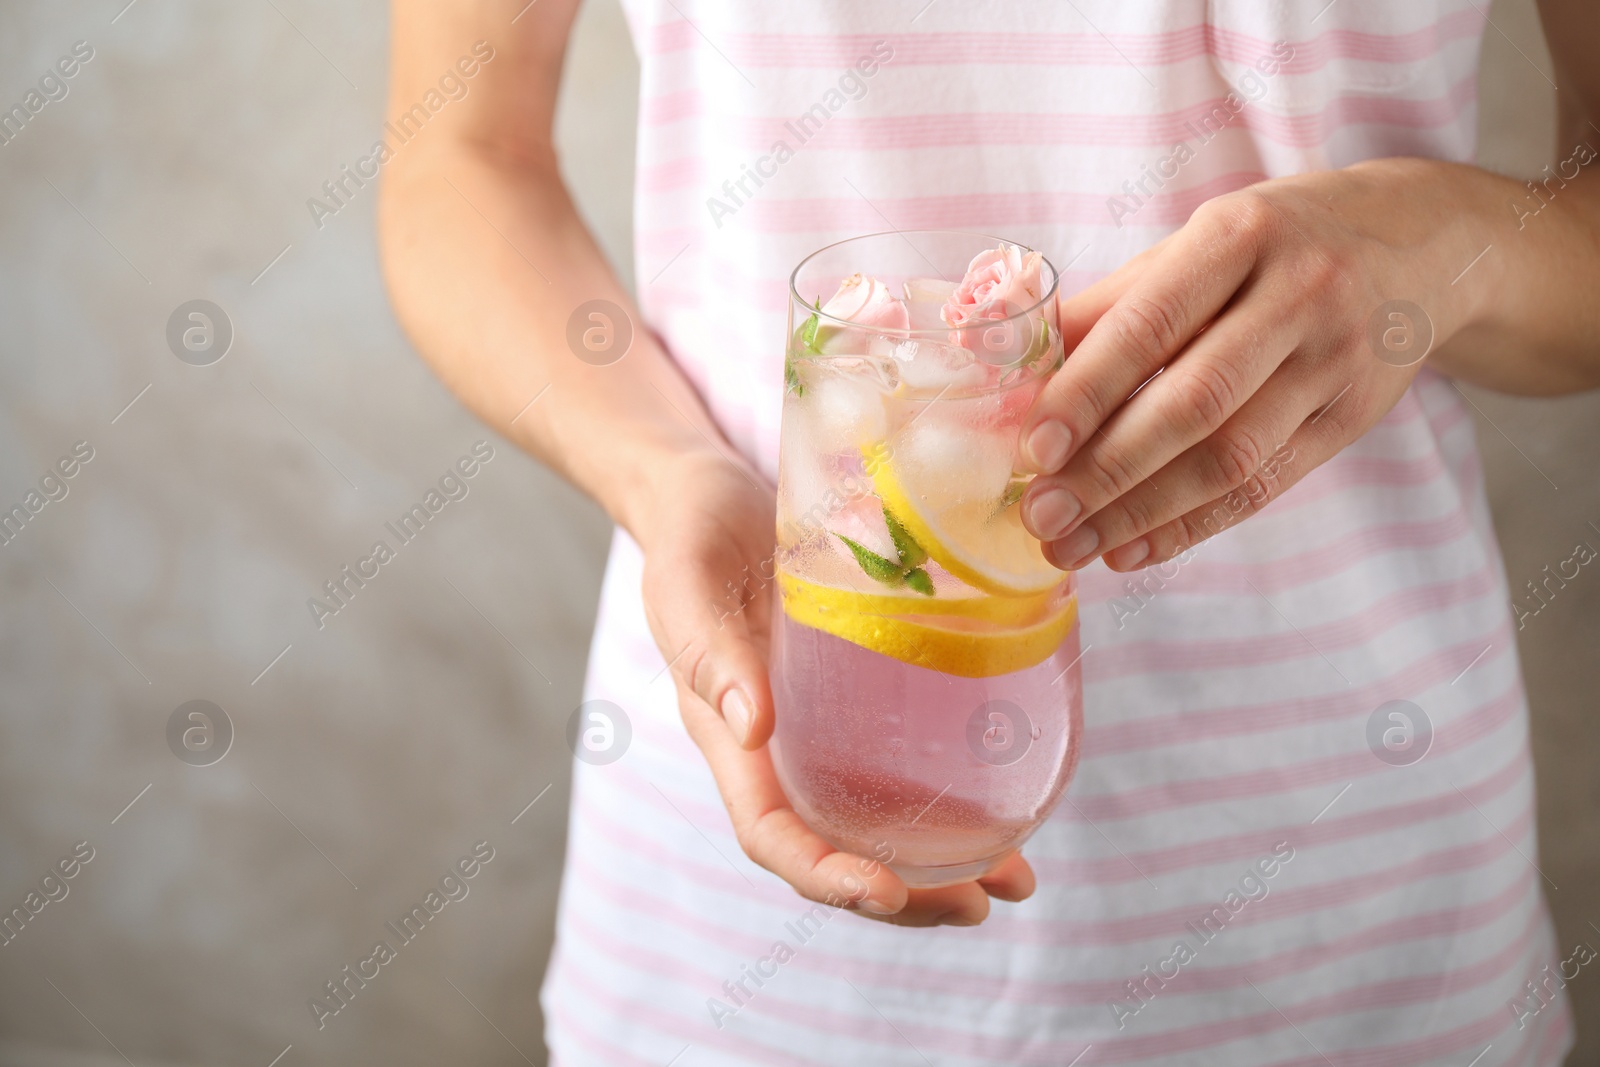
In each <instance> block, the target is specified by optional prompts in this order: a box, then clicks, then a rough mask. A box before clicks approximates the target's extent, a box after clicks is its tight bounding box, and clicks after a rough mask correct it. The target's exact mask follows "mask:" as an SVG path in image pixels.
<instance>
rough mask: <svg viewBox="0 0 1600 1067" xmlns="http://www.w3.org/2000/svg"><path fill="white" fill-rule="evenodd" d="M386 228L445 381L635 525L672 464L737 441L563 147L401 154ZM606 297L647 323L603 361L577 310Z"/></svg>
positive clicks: (403, 314)
mask: <svg viewBox="0 0 1600 1067" xmlns="http://www.w3.org/2000/svg"><path fill="white" fill-rule="evenodd" d="M379 231H380V240H381V245H382V260H383V268H384V274H385V278H386V281H387V283H388V287H389V290H390V294H391V298H392V300H393V303H394V306H395V309H396V312H397V314H398V315H399V318H400V321H401V323H402V325H403V326H404V327H405V329H406V331H407V332H408V333H409V335H410V336H411V338H412V341H413V342H414V343H415V345H416V347H417V349H418V350H419V351H420V352H421V353H422V355H423V357H424V358H425V359H426V360H427V361H428V362H429V364H430V365H431V366H432V367H433V369H434V370H435V372H436V373H438V375H439V377H440V378H441V379H442V380H443V381H444V383H445V384H446V385H447V386H448V387H449V388H450V389H451V390H452V391H453V392H455V393H456V395H457V396H459V397H460V398H461V399H462V401H463V402H464V403H465V404H466V405H467V406H468V407H469V408H470V409H471V410H472V411H473V412H475V413H476V414H477V415H478V416H479V417H480V418H482V419H483V420H484V421H485V422H486V423H488V424H489V425H491V426H493V427H494V428H495V429H496V430H498V431H499V432H501V433H503V434H505V435H506V436H507V437H509V438H511V439H512V440H514V441H515V442H516V443H517V444H518V445H520V446H521V447H523V448H525V449H527V450H528V451H529V452H531V453H532V454H533V455H535V456H537V457H538V458H540V459H541V460H542V461H544V462H545V463H547V464H548V465H549V466H551V467H552V468H553V469H555V470H556V471H558V472H559V473H561V474H562V475H563V476H565V477H566V478H567V479H568V480H570V481H571V482H573V483H574V484H575V485H577V486H578V487H579V488H580V489H582V490H583V491H585V492H587V493H588V494H589V495H591V496H592V497H594V498H595V499H596V500H597V501H598V502H599V503H600V505H601V506H602V507H603V508H605V510H606V511H607V512H608V513H609V514H610V515H611V517H612V518H613V519H614V520H615V521H616V522H617V523H619V524H620V525H622V526H623V527H625V528H626V529H628V530H629V531H630V532H631V533H633V534H634V535H635V537H640V536H641V527H642V526H643V525H645V522H644V518H643V517H644V516H645V515H647V514H648V513H649V512H650V509H651V507H652V505H651V500H652V496H653V494H654V493H657V492H659V491H660V487H661V486H662V485H663V484H664V482H665V481H666V479H665V478H664V471H665V469H666V468H667V467H668V466H669V465H672V464H674V463H676V462H677V461H678V460H680V459H681V458H683V457H685V456H696V455H699V454H705V455H706V456H707V457H708V458H709V457H711V456H714V455H717V454H719V453H720V454H722V455H728V456H731V455H733V452H732V450H731V449H728V448H727V447H726V445H725V444H723V442H722V440H721V436H720V432H719V431H718V429H717V428H716V426H715V424H714V423H713V422H712V420H711V418H710V416H709V414H708V413H707V412H706V409H705V407H704V405H703V404H702V403H701V402H700V399H699V397H698V396H697V395H696V394H695V392H694V390H693V389H692V388H691V387H690V385H689V383H688V382H687V381H686V380H685V379H684V377H683V375H682V374H681V373H680V372H679V370H678V369H677V367H676V366H675V365H674V364H673V363H672V361H671V360H670V359H669V358H668V357H667V356H666V354H665V353H664V352H663V351H662V349H661V347H660V346H659V344H658V343H657V342H656V340H655V339H654V337H653V336H652V335H651V334H650V333H649V332H648V330H647V329H646V328H645V327H644V325H643V323H642V322H641V321H640V320H639V317H638V315H637V312H636V311H635V310H634V308H633V304H632V301H631V300H630V299H629V297H628V295H627V293H626V292H625V291H624V290H623V288H622V286H621V285H620V284H619V283H618V282H617V280H616V278H615V277H614V275H613V274H612V272H611V270H610V268H609V267H608V266H607V264H606V262H605V260H604V257H603V256H602V255H601V253H600V250H599V249H598V247H597V246H596V245H595V243H594V241H593V239H592V237H591V236H590V234H589V232H588V230H587V229H586V228H585V226H584V225H583V223H582V221H581V220H580V219H579V217H578V215H577V212H576V210H575V209H574V207H573V204H572V201H571V199H570V198H569V196H568V195H567V191H566V189H565V187H564V185H563V184H562V182H561V178H560V176H559V173H558V172H557V169H556V165H555V160H554V156H553V155H550V156H549V157H548V158H538V159H527V158H517V159H508V158H503V157H497V156H496V154H495V150H494V149H493V147H492V146H486V147H478V146H475V145H472V144H470V143H463V142H456V141H452V142H450V143H448V144H444V145H441V146H438V147H431V146H430V148H429V149H428V150H427V151H418V152H416V153H415V154H414V155H413V156H412V157H411V158H401V159H396V160H395V161H394V162H393V163H392V164H391V165H390V167H389V169H388V170H387V171H386V172H385V184H384V187H383V190H382V199H381V204H380V209H379ZM596 299H603V300H607V301H610V302H611V303H613V304H615V305H617V306H618V307H621V308H623V309H625V311H626V313H627V314H628V315H629V316H630V317H631V319H632V324H633V340H632V344H631V347H630V348H629V349H628V351H627V354H626V356H624V357H623V358H621V359H620V360H618V361H617V362H614V363H610V364H608V365H604V366H595V365H591V364H590V363H587V362H585V361H583V360H581V359H579V358H578V357H577V355H576V354H575V353H574V352H573V350H572V349H571V348H570V347H569V345H568V337H567V326H568V320H569V319H570V318H571V316H572V314H573V311H574V309H576V308H577V307H578V306H579V305H580V304H583V303H585V302H586V301H590V300H596ZM535 397H537V398H538V399H537V401H536V402H534V403H533V404H532V405H531V406H528V405H529V402H530V401H531V400H533V399H534V398H535ZM713 442H714V443H713Z"/></svg>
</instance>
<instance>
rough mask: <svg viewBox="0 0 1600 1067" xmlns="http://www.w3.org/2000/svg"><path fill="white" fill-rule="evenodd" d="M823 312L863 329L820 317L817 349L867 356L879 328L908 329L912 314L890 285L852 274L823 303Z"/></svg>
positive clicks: (826, 352)
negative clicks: (891, 289) (827, 320)
mask: <svg viewBox="0 0 1600 1067" xmlns="http://www.w3.org/2000/svg"><path fill="white" fill-rule="evenodd" d="M821 311H822V314H823V315H826V316H829V317H831V318H833V319H835V320H839V321H843V322H848V323H852V324H854V325H855V326H859V327H862V328H861V329H853V328H851V327H849V326H840V325H838V323H837V322H825V321H822V320H818V323H817V335H816V350H817V351H818V352H822V353H824V354H826V355H830V356H837V355H858V356H864V355H866V354H867V353H868V352H869V351H870V350H871V348H872V342H873V339H874V337H876V336H877V334H875V333H874V332H873V331H876V330H905V329H909V328H910V326H911V315H910V313H909V312H907V311H906V306H905V304H904V303H903V302H902V301H901V300H900V298H899V297H896V296H895V295H894V294H893V293H891V292H889V287H888V286H887V285H884V284H883V283H882V282H880V281H878V279H876V278H871V277H868V276H867V275H865V274H852V275H850V277H848V278H846V279H845V280H844V281H842V282H840V283H839V291H838V292H836V293H834V294H833V296H831V297H829V298H828V302H827V303H826V304H823V305H822V308H821Z"/></svg>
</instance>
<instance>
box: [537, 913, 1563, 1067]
mask: <svg viewBox="0 0 1600 1067" xmlns="http://www.w3.org/2000/svg"><path fill="white" fill-rule="evenodd" d="M1268 899H1271V898H1268ZM1264 903H1265V902H1264V901H1263V902H1260V903H1259V904H1258V905H1257V906H1261V904H1264ZM1541 920H1542V916H1541V915H1540V914H1539V913H1538V912H1534V913H1533V914H1532V916H1531V917H1530V923H1529V925H1530V926H1532V925H1535V924H1536V923H1537V922H1539V921H1541ZM605 940H607V941H610V942H611V944H610V946H606V945H605V944H604V943H603V942H602V941H598V940H597V941H596V942H594V943H593V947H597V948H600V949H601V950H602V951H604V949H605V948H607V947H612V948H618V949H620V950H621V955H622V958H623V960H625V961H627V962H625V963H624V964H623V965H624V966H628V965H629V964H630V963H632V964H637V966H638V969H639V970H643V971H646V972H649V971H651V970H652V967H651V966H650V964H649V959H650V957H648V956H646V955H643V954H641V953H640V952H639V950H638V949H636V948H635V947H633V946H631V945H628V944H626V943H618V942H617V941H616V940H615V939H610V938H606V939H605ZM1527 946H1528V941H1527V937H1526V935H1525V934H1524V936H1521V937H1517V938H1514V939H1513V940H1512V941H1511V942H1510V943H1509V946H1508V947H1507V948H1503V949H1501V950H1500V951H1499V952H1497V953H1496V955H1495V956H1493V957H1491V958H1489V959H1487V960H1482V961H1480V962H1478V963H1476V964H1472V965H1468V966H1465V967H1460V968H1456V969H1454V970H1451V971H1446V972H1441V973H1439V974H1435V975H1428V976H1420V977H1414V978H1405V979H1396V980H1389V981H1384V982H1377V983H1370V984H1368V985H1365V986H1358V987H1355V988H1352V989H1346V990H1341V991H1339V992H1337V993H1334V994H1329V995H1327V996H1324V997H1319V998H1316V999H1314V1000H1311V1001H1307V1002H1304V1003H1301V1004H1297V1005H1291V1006H1289V1007H1288V1008H1285V1009H1284V1010H1283V1014H1282V1015H1280V1014H1279V1013H1278V1011H1277V1010H1272V1009H1267V1010H1263V1011H1262V1012H1259V1013H1257V1014H1254V1015H1250V1016H1242V1017H1234V1018H1231V1019H1223V1020H1218V1021H1216V1022H1211V1023H1205V1024H1201V1025H1199V1026H1193V1027H1187V1028H1184V1029H1181V1030H1173V1031H1167V1032H1165V1033H1159V1034H1151V1035H1147V1036H1143V1037H1133V1038H1120V1037H1119V1038H1112V1039H1111V1040H1109V1041H1107V1042H1104V1044H1103V1046H1102V1052H1101V1053H1100V1054H1099V1055H1097V1057H1096V1062H1129V1061H1132V1060H1136V1059H1142V1058H1145V1057H1147V1056H1151V1055H1161V1054H1170V1053H1172V1052H1176V1051H1193V1050H1195V1049H1199V1048H1205V1047H1210V1046H1214V1045H1220V1044H1225V1043H1227V1042H1229V1041H1233V1040H1238V1039H1239V1038H1240V1037H1244V1036H1250V1035H1254V1034H1260V1033H1270V1032H1273V1031H1275V1030H1277V1029H1281V1028H1284V1027H1287V1026H1289V1025H1291V1020H1293V1021H1294V1022H1312V1021H1316V1020H1321V1019H1327V1018H1333V1017H1337V1016H1340V1015H1346V1014H1351V1013H1354V1012H1359V1011H1366V1010H1371V1009H1372V1008H1376V1007H1382V1006H1384V1005H1389V1004H1406V1003H1416V1002H1419V1001H1425V1000H1434V999H1437V998H1442V997H1444V996H1448V995H1449V994H1451V993H1454V992H1459V991H1461V990H1464V989H1468V988H1473V987H1475V986H1477V985H1481V984H1483V983H1485V982H1488V981H1492V980H1493V979H1495V978H1498V977H1500V976H1501V975H1503V974H1504V973H1506V971H1507V970H1508V967H1509V965H1510V964H1511V963H1512V961H1513V960H1515V959H1517V958H1521V957H1523V956H1524V955H1525V953H1526V949H1527ZM769 948H770V945H768V946H765V947H763V948H760V949H757V950H756V951H757V952H758V953H760V952H765V951H767V949H769ZM652 955H654V956H655V958H656V959H658V960H659V959H661V958H662V957H660V956H659V954H652ZM810 955H811V953H808V952H807V951H806V946H801V948H800V950H799V951H798V952H797V954H796V956H795V957H794V959H793V960H791V961H790V964H789V966H796V965H799V964H800V963H801V962H802V961H804V960H805V959H806V958H807V957H808V956H810ZM570 970H571V969H570V967H569V968H567V973H566V974H565V977H566V978H567V979H568V980H573V979H574V977H575V976H574V975H573V974H571V973H570ZM854 971H855V966H854V965H852V966H851V968H850V972H851V973H854ZM679 973H680V972H679V970H678V968H677V967H676V965H670V971H669V976H670V977H677V976H678V975H679ZM845 976H846V975H841V977H845ZM707 977H708V978H709V979H710V982H711V985H712V988H713V989H715V988H716V987H717V983H716V981H715V978H714V977H711V976H709V975H708V976H707ZM975 977H977V978H978V980H979V981H980V982H985V988H984V990H983V992H984V994H985V995H986V996H992V995H993V991H992V990H991V989H989V988H987V982H986V980H985V979H983V978H981V977H978V976H975ZM1251 980H1252V981H1253V980H1254V979H1251ZM577 984H585V983H584V981H583V980H582V979H579V980H578V982H577ZM969 992H970V991H969ZM603 1000H604V1001H605V1002H607V1003H609V1004H611V1005H613V1006H614V1008H616V1009H617V1010H621V1011H625V1012H626V1013H627V1014H629V1015H633V1014H636V1013H640V1012H641V1008H640V1004H639V1002H638V1001H636V1000H633V999H631V998H627V997H623V996H620V995H616V994H612V993H609V991H608V994H607V996H606V997H605V998H603ZM1278 1007H1279V1008H1283V1005H1282V1004H1281V1002H1280V1003H1278ZM744 1010H748V1011H751V1012H753V1013H757V1014H761V1015H766V1016H769V1017H772V1018H776V1019H779V1020H781V1021H784V1022H788V1023H790V1024H791V1025H793V1020H794V1019H795V1018H804V1019H806V1020H807V1025H808V1026H810V1027H811V1028H813V1029H819V1030H823V1031H825V1032H830V1033H842V1034H847V1035H849V1036H850V1037H852V1038H854V1039H856V1040H861V1041H864V1042H878V1043H883V1044H888V1043H891V1042H894V1043H898V1042H899V1041H903V1040H904V1037H903V1035H900V1034H899V1032H898V1031H895V1030H894V1028H893V1027H887V1028H886V1027H880V1026H879V1025H878V1024H877V1023H876V1021H875V1020H873V1019H872V1018H870V1017H868V1016H865V1015H856V1014H847V1013H844V1012H839V1011H833V1010H830V1009H828V1008H826V1007H823V1006H821V1005H817V1004H810V1003H801V1002H797V1001H794V1000H791V999H788V998H784V997H782V996H781V995H780V993H778V992H777V991H776V990H768V989H762V990H760V991H758V992H757V994H756V996H754V997H753V998H752V999H751V1000H750V1001H749V1002H748V1004H747V1005H746V1006H745V1009H744ZM648 1015H650V1016H653V1018H652V1019H651V1023H652V1025H654V1026H656V1027H657V1028H658V1029H662V1030H668V1031H678V1032H679V1033H680V1036H683V1035H682V1031H681V1028H682V1027H683V1026H684V1025H686V1020H682V1019H681V1018H680V1017H679V1016H676V1015H671V1014H669V1013H667V1012H665V1011H660V1012H656V1011H654V1009H651V1011H650V1012H649V1013H648ZM1509 1023H1510V1020H1509V1019H1499V1020H1498V1021H1496V1022H1495V1023H1494V1029H1492V1030H1489V1031H1487V1032H1485V1033H1484V1034H1483V1038H1487V1037H1489V1036H1492V1035H1493V1034H1494V1033H1498V1032H1499V1030H1501V1029H1503V1028H1504V1027H1505V1026H1506V1025H1509ZM1467 1029H1470V1028H1463V1029H1462V1030H1457V1031H1452V1032H1447V1033H1446V1034H1439V1035H1433V1036H1432V1037H1430V1038H1426V1039H1422V1040H1421V1041H1414V1042H1407V1043H1404V1044H1403V1045H1399V1046H1384V1047H1382V1048H1380V1049H1366V1050H1360V1051H1359V1052H1357V1053H1354V1055H1356V1056H1360V1057H1369V1056H1371V1055H1373V1054H1374V1053H1377V1052H1383V1051H1389V1052H1392V1050H1393V1049H1396V1048H1404V1049H1406V1050H1408V1052H1410V1053H1411V1054H1413V1055H1414V1054H1415V1053H1416V1051H1417V1050H1418V1049H1419V1048H1420V1047H1422V1046H1423V1045H1425V1044H1431V1045H1434V1046H1437V1045H1440V1044H1442V1043H1449V1042H1459V1041H1462V1040H1463V1037H1462V1034H1463V1033H1465V1032H1466V1030H1467ZM917 1033H918V1035H919V1036H925V1037H927V1038H929V1039H931V1040H934V1041H937V1042H938V1045H939V1047H941V1048H949V1049H955V1050H959V1052H960V1054H965V1055H972V1056H987V1057H997V1056H998V1057H1003V1058H1004V1060H1005V1061H1006V1062H1030V1063H1032V1062H1049V1059H1050V1058H1052V1057H1057V1056H1061V1055H1065V1054H1069V1053H1073V1052H1077V1051H1081V1045H1080V1043H1079V1042H1078V1041H1077V1040H1074V1039H1066V1040H1062V1041H1030V1042H1027V1043H1026V1044H1025V1045H1023V1044H1019V1043H1018V1042H1014V1041H1007V1040H1005V1039H1003V1038H995V1037H991V1036H988V1035H983V1034H975V1033H973V1032H971V1031H970V1030H963V1029H955V1028H951V1027H944V1026H934V1025H929V1024H927V1023H926V1022H925V1021H921V1020H919V1025H918V1027H917ZM1478 1033H1479V1032H1478V1031H1477V1030H1472V1031H1471V1037H1468V1038H1466V1040H1472V1039H1482V1038H1478V1037H1477V1035H1478ZM724 1035H725V1036H731V1035H727V1034H726V1032H724ZM891 1035H892V1036H891ZM1452 1035H1454V1036H1452ZM1107 1056H1109V1057H1110V1058H1109V1059H1107V1058H1106V1057H1107ZM1363 1062H1365V1060H1363ZM1372 1062H1384V1063H1391V1062H1392V1063H1397V1064H1398V1063H1409V1062H1411V1061H1410V1060H1399V1059H1382V1060H1375V1061H1372Z"/></svg>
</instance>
